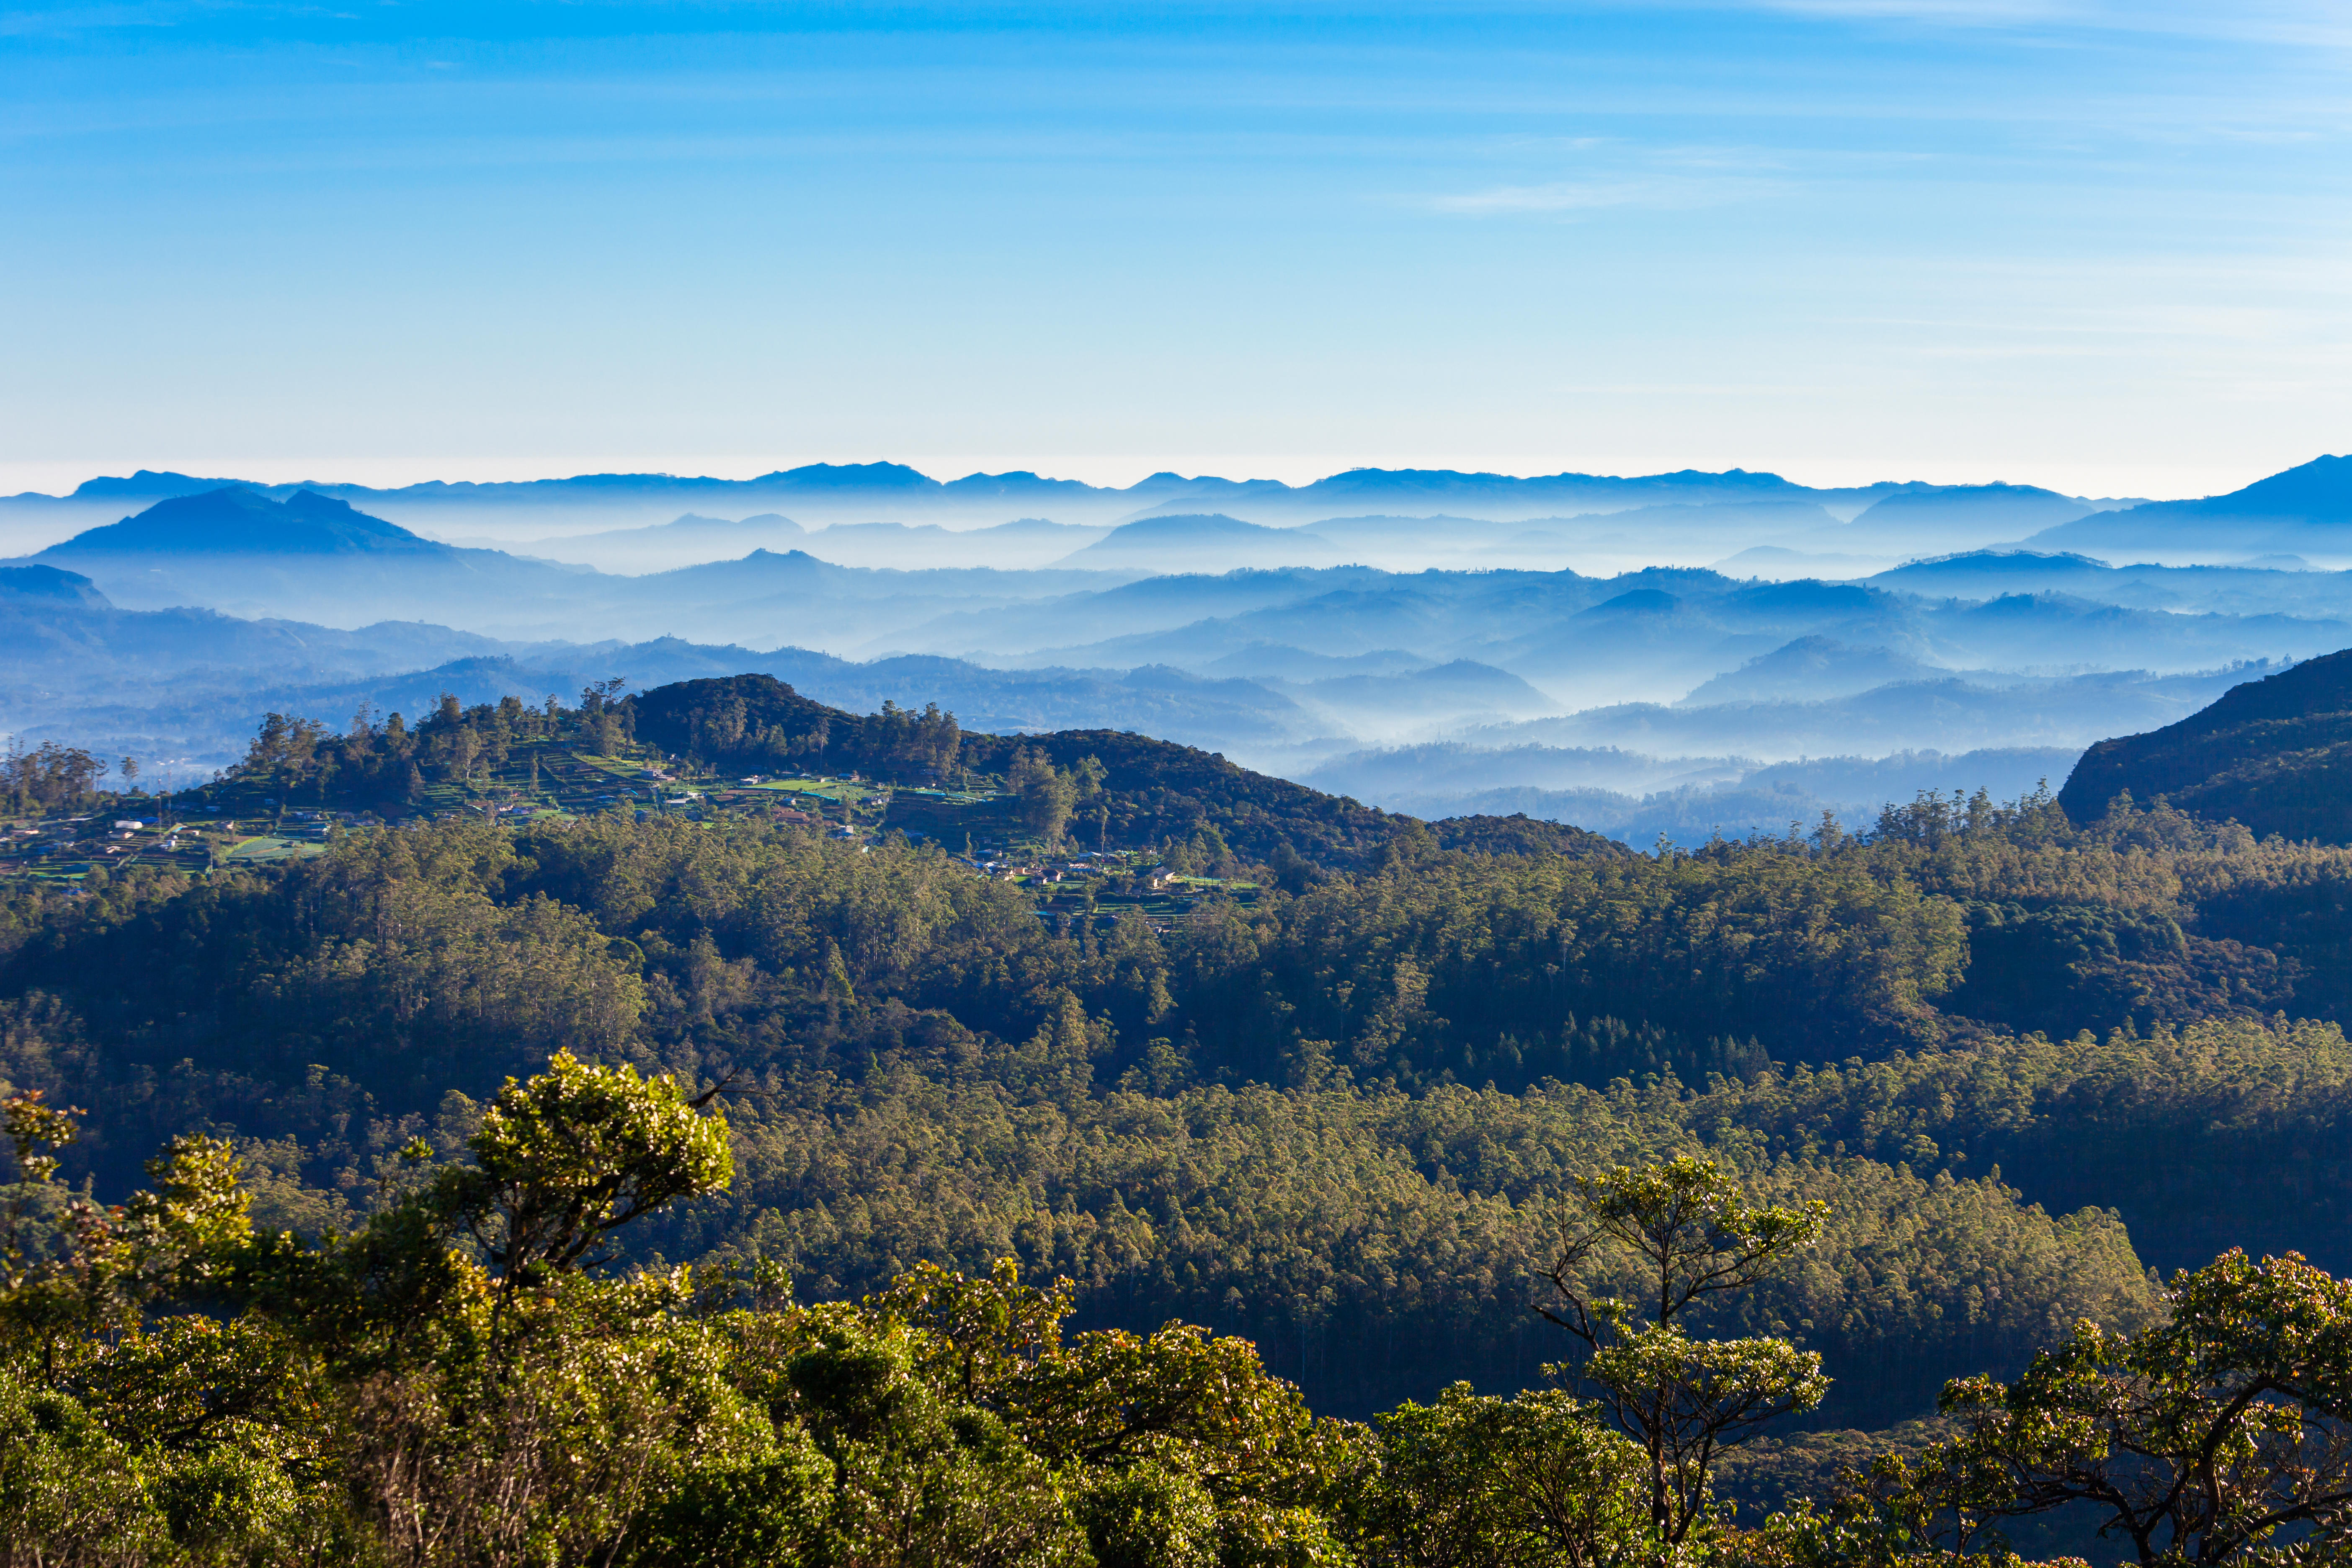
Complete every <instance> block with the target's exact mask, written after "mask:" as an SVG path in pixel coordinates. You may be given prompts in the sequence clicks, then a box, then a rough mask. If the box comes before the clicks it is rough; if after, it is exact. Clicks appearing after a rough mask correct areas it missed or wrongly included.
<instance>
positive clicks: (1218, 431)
mask: <svg viewBox="0 0 2352 1568" xmlns="http://www.w3.org/2000/svg"><path fill="white" fill-rule="evenodd" d="M2347 67H2352V12H2347V8H2346V6H2345V5H2342V4H2340V3H2336V4H2327V5H2322V4H2315V3H2307V0H2295V3H2288V0H2281V3H2275V4H2270V3H2265V0H2250V3H2239V4H2231V5H2221V4H2207V5H2181V4H2178V3H2176V0H2143V3H2139V4H2129V5H2126V4H2115V5H2108V4H2105V3H2103V0H2084V3H2081V4H2070V3H2061V0H2051V3H2046V4H2045V3H2042V0H1975V3H1970V4H1939V3H1925V0H1788V3H1784V4H1748V5H1738V4H1721V5H1696V4H1693V5H1668V4H1640V5H1507V4H1462V5H1421V6H1406V5H1349V4H1311V3H1310V4H1293V5H1280V6H1267V5H1215V4H1197V5H1188V4H1165V5H1121V6H1116V7H1114V6H1077V5H1071V6H1046V5H1036V6H1024V5H897V6H882V5H781V4H780V5H748V4H724V3H713V4H684V3H681V4H670V5H642V4H598V3H595V0H578V3H574V4H564V5H498V4H473V5H446V4H437V3H434V4H384V3H378V0H358V3H354V4H348V5H324V6H311V5H246V4H236V3H235V0H216V3H210V4H183V3H178V0H171V3H163V4H142V3H139V0H130V3H117V4H107V3H87V4H76V5H46V4H36V5H29V6H26V5H10V4H9V3H8V0H0V489H17V488H22V487H23V486H26V485H38V486H39V487H40V488H44V489H50V488H56V487H57V486H58V485H61V484H69V483H71V482H73V481H74V480H76V479H79V478H81V477H84V476H86V475H87V474H89V473H92V472H98V471H119V470H121V469H123V468H129V467H131V466H135V465H139V464H145V465H148V466H166V465H168V466H174V467H182V468H189V467H195V468H211V469H214V470H215V471H236V472H239V473H247V474H252V475H254V476H255V477H258V478H265V479H288V478H296V477H302V476H306V475H309V476H316V477H320V478H355V479H374V480H378V481H383V480H397V479H415V478H423V477H431V476H439V477H446V478H460V477H471V478H501V477H523V476H528V475H535V474H541V473H550V472H566V471H575V470H581V469H599V468H669V469H676V470H694V471H710V472H727V473H739V474H740V473H750V472H756V471H759V470H761V469H763V468H770V467H774V466H779V465H784V464H789V463H793V462H798V461H808V460H816V459H829V460H843V461H846V460H864V459H870V458H883V457H888V458H901V459H904V460H908V461H912V462H916V463H918V464H919V465H920V466H923V467H925V468H929V470H931V471H934V472H938V473H940V474H942V475H946V474H949V473H951V472H964V471H969V470H971V469H972V468H983V467H985V468H1008V467H1019V468H1039V469H1043V470H1045V471H1049V472H1055V473H1060V474H1066V475H1070V476H1073V477H1078V478H1086V479H1096V480H1098V481H1104V480H1110V481H1124V480H1128V479H1134V478H1136V477H1139V476H1140V475H1141V474H1143V473H1145V472H1148V471H1150V469H1152V468H1162V467H1169V468H1181V469H1184V470H1186V471H1194V470H1209V471H1218V472H1226V473H1232V474H1235V475H1237V476H1238V475H1241V474H1244V473H1248V474H1264V475H1268V476H1272V477H1279V478H1292V479H1303V478H1307V477H1312V476H1313V475H1314V474H1317V473H1320V472H1324V471H1328V470H1330V469H1333V468H1341V467H1347V466H1351V465H1355V464H1361V463H1375V464H1383V465H1403V464H1421V465H1437V464H1445V465H1453V466H1465V467H1473V466H1475V467H1488V468H1500V469H1505V470H1509V471H1517V472H1537V471H1552V470H1557V469H1560V468H1580V469H1595V470H1602V471H1646V470H1652V469H1657V468H1678V467H1683V466H1694V467H1706V468H1720V467H1728V466H1733V465H1738V466H1744V467H1748V468H1774V469H1777V470H1779V471H1781V472H1784V473H1788V474H1790V475H1791V476H1792V477H1795V478H1799V479H1809V480H1813V481H1816V482H1851V481H1862V480H1868V479H1878V478H1913V477H1918V478H1927V479H1945V480H1963V479H2011V480H2016V481H2021V482H2037V483H2046V484H2052V485H2055V486H2057V487H2059V488H2063V489H2073V490H2077V491H2082V492H2087V493H2099V494H2146V495H2164V494H2178V493H2199V492H2201V491H2204V490H2208V489H2220V488H2228V487H2230V486H2233V485H2235V484H2237V483H2242V482H2243V481H2244V480H2246V479H2252V478H2254V477H2256V476H2258V475H2260V474H2262V473H2264V472H2267V471H2270V470H2273V469H2275V468H2281V467H2284V466H2286V465H2288V464H2291V463H2294V462H2298V461H2302V460H2305V459H2306V458H2310V457H2311V456H2314V455H2315V454H2316V453H2318V452H2321V451H2342V450H2345V449H2346V448H2347V447H2352V221H2347V220H2352V206H2347V196H2352V147H2347V141H2352V135H2347V132H2352V123H2347V121H2352V91H2347V88H2352V70H2347ZM12 481H13V482H12Z"/></svg>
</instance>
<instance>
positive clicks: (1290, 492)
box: [0, 462, 1967, 525]
mask: <svg viewBox="0 0 2352 1568" xmlns="http://www.w3.org/2000/svg"><path fill="white" fill-rule="evenodd" d="M230 486H234V487H236V488H240V489H250V490H253V491H255V492H256V493H257V494H261V495H265V496H268V497H269V498H270V499H272V500H285V499H287V498H288V497H289V496H291V495H292V494H293V493H294V492H295V491H297V490H301V489H308V490H310V491H311V492H312V493H314V494H318V495H322V496H329V497H332V498H334V499H336V500H347V501H350V502H352V503H353V504H354V505H356V506H359V507H362V508H363V509H367V510H376V511H378V512H382V511H383V509H385V508H391V509H393V510H394V511H396V512H397V513H399V514H400V515H402V516H404V517H414V518H417V519H423V518H426V517H433V518H448V517H453V516H457V517H462V516H468V515H470V516H474V517H478V518H481V519H484V520H491V519H495V518H497V517H499V516H501V515H503V516H508V517H513V518H522V519H528V518H529V517H530V516H532V515H533V514H546V513H552V512H558V511H571V512H574V513H579V514H602V515H605V516H608V517H615V516H621V515H625V516H627V517H628V519H629V521H631V522H633V523H635V524H639V525H643V524H651V523H656V522H659V521H664V520H665V519H666V518H667V517H668V516H674V515H676V513H677V510H679V509H680V507H681V506H684V507H686V508H689V509H708V508H710V507H721V508H728V507H731V508H733V509H736V510H791V511H792V512H793V515H795V516H797V517H800V518H801V519H802V520H803V521H809V520H810V518H811V517H813V516H817V517H824V518H827V519H830V518H832V517H835V516H841V515H845V514H846V515H853V516H854V515H860V514H862V515H864V516H866V517H867V518H871V517H873V516H875V515H877V510H887V511H888V512H890V513H892V514H895V515H908V516H916V515H939V516H959V515H961V516H974V515H987V514H990V513H993V514H995V516H996V518H997V520H999V521H1001V520H1002V518H1003V510H1004V509H1005V508H1007V507H1008V506H1010V507H1016V508H1020V509H1023V510H1039V511H1044V512H1045V513H1046V514H1048V515H1051V516H1053V517H1054V519H1055V521H1060V522H1072V523H1088V524H1102V523H1117V522H1122V521H1132V520H1134V519H1136V518H1139V517H1142V516H1146V515H1150V514H1153V513H1155V512H1168V511H1189V512H1210V511H1224V512H1228V513H1232V514H1234V515H1238V516H1242V517H1244V519H1245V520H1246V521H1260V522H1265V521H1273V522H1301V521H1312V520H1314V519H1317V518H1320V517H1328V516H1332V515H1335V514H1340V513H1349V512H1354V513H1361V512H1363V511H1366V510H1393V509H1395V508H1398V507H1400V506H1402V507H1411V508H1414V509H1423V508H1432V507H1434V508H1440V509H1443V508H1445V507H1449V506H1458V505H1464V504H1475V505H1476V506H1478V507H1479V508H1480V509H1481V510H1483V511H1484V512H1485V513H1486V515H1487V516H1489V517H1490V518H1492V519H1495V520H1500V521H1508V520H1511V519H1528V518H1541V517H1557V516H1561V515H1569V514H1576V513H1584V512H1607V511H1617V510H1630V509H1632V508H1634V507H1642V506H1664V505H1710V504H1723V503H1739V502H1770V501H1794V502H1808V501H1810V502H1819V503H1830V504H1836V505H1840V506H1843V507H1846V508H1849V509H1851V510H1861V509H1863V508H1864V507H1867V506H1869V505H1871V504H1872V503H1874V502H1876V501H1880V500H1885V498H1887V497H1889V496H1893V495H1896V494H1900V493H1903V492H1906V491H1909V490H1937V491H1945V492H1948V491H1951V490H1953V489H1955V487H1938V486H1932V485H1927V484H1925V483H1924V482H1920V481H1903V482H1895V481H1886V482H1881V483H1876V484H1872V485H1864V486H1859V487H1833V488H1830V489H1816V488H1813V487H1809V486H1805V485H1801V484H1798V483H1796V482H1794V481H1792V480H1790V479H1784V478H1782V477H1781V476H1780V475H1778V474H1771V473H1759V472H1751V471H1749V470H1747V469H1742V468H1730V469H1726V470H1723V471H1721V472H1708V471H1705V470H1699V469H1687V468H1686V469H1678V470H1675V471H1673V472H1668V473H1657V474H1637V475H1614V474H1586V473H1575V472H1567V471H1563V472H1560V473H1556V474H1538V475H1528V476H1521V475H1513V474H1497V473H1486V472H1468V471H1464V470H1458V469H1451V468H1353V469H1349V470H1347V471H1345V472H1342V473H1338V474H1331V475H1328V476H1326V477H1325V478H1323V479H1317V480H1314V481H1312V482H1311V483H1308V484H1304V485H1291V484H1287V483H1286V482H1284V481H1281V480H1278V479H1223V478H1221V477H1218V476H1215V475H1196V476H1187V475H1183V474H1178V473H1173V472H1168V471H1162V472H1160V473H1155V474H1152V475H1150V476H1149V477H1147V478H1145V479H1139V480H1138V481H1137V482H1136V483H1134V484H1132V485H1128V486H1124V487H1119V486H1098V485H1090V484H1087V483H1085V482H1084V481H1081V480H1076V479H1047V478H1045V477H1044V476H1042V475H1039V474H1035V473H1032V472H1029V471H1026V470H1013V471H1011V472H1006V473H997V474H990V473H972V474H966V475H964V476H962V477H961V478H959V479H933V478H931V477H930V476H929V475H927V474H924V473H922V472H920V471H919V470H917V469H915V468H909V467H908V466H907V465H905V464H903V463H891V462H873V463H811V464H804V465H803V466H801V467H799V468H780V469H777V470H774V471H772V472H770V473H765V474H761V475H758V476H756V477H754V478H751V479H715V478H710V477H709V476H693V475H677V474H642V473H640V474H575V475H572V476H568V477H565V478H559V479H515V480H489V481H474V480H455V481H452V480H442V479H432V480H426V481H424V482H421V483H417V484H412V485H401V486H394V487H388V488H385V487H375V486H368V485H360V484H352V483H347V482H331V481H325V480H319V479H310V480H304V481H301V482H299V483H291V484H275V483H265V482H261V481H257V480H250V479H207V478H201V477H198V476H194V475H189V474H183V473H177V472H173V471H169V470H157V469H147V468H142V469H140V470H138V471H137V472H135V473H132V474H130V475H127V476H107V477H103V478H99V479H90V480H88V481H86V482H85V483H83V484H81V485H79V487H77V488H76V489H74V490H73V491H71V492H70V493H68V494H67V495H64V496H48V495H40V494H36V493H32V492H26V494H23V495H19V496H15V497H8V498H0V506H6V505H16V506H23V507H33V508H39V507H48V508H67V509H87V508H89V507H91V506H93V505H96V504H100V503H105V502H110V501H116V500H133V499H143V500H169V499H172V498H173V497H177V496H182V495H190V494H196V493H201V492H204V491H207V490H216V489H223V488H225V487H230ZM1957 488H1958V489H1966V488H1967V487H1957Z"/></svg>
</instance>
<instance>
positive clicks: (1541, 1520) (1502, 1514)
mask: <svg viewBox="0 0 2352 1568" xmlns="http://www.w3.org/2000/svg"><path fill="white" fill-rule="evenodd" d="M1379 1426H1380V1463H1379V1468H1378V1469H1377V1470H1376V1471H1375V1472H1374V1473H1373V1475H1372V1476H1371V1478H1370V1480H1369V1482H1368V1484H1366V1485H1365V1486H1364V1487H1363V1489H1362V1491H1361V1493H1360V1500H1359V1501H1358V1502H1357V1504H1356V1507H1357V1509H1358V1510H1359V1520H1360V1529H1361V1531H1362V1537H1363V1552H1362V1555H1363V1560H1364V1561H1365V1563H1367V1564H1368V1565H1379V1568H1386V1565H1388V1564H1395V1565H1396V1568H1599V1565H1601V1564H1604V1563H1623V1562H1628V1561H1632V1560H1634V1559H1636V1558H1638V1557H1640V1556H1642V1555H1643V1554H1644V1549H1645V1548H1646V1547H1647V1546H1648V1545H1649V1543H1650V1541H1651V1537H1650V1528H1649V1527H1650V1467H1649V1464H1648V1461H1647V1459H1646V1458H1645V1457H1644V1456H1643V1453H1642V1451H1641V1449H1640V1448H1639V1447H1636V1446H1635V1445H1633V1443H1631V1442H1629V1441H1628V1440H1627V1439H1625V1438H1624V1437H1622V1436H1619V1435H1618V1434H1617V1433H1615V1432H1612V1431H1611V1430H1610V1429H1609V1428H1608V1426H1606V1425H1605V1424H1604V1423H1603V1422H1602V1421H1601V1419H1600V1416H1599V1413H1598V1412H1597V1411H1596V1410H1595V1409H1594V1407H1593V1406H1591V1405H1588V1404H1585V1403H1583V1402H1581V1401H1579V1400H1576V1399H1573V1398H1571V1397H1570V1396H1569V1395H1567V1394H1562V1393H1559V1392H1557V1391H1549V1390H1548V1391H1544V1392H1539V1393H1530V1394H1519V1395H1517V1396H1516V1397H1514V1398H1510V1399H1496V1398H1493V1397H1481V1396H1479V1395H1478V1394H1475V1392H1474V1391H1473V1390H1472V1388H1471V1386H1470V1385H1469V1384H1466V1383H1459V1384H1454V1386H1453V1387H1451V1388H1448V1389H1447V1390H1445V1392H1444V1394H1440V1395H1439V1396H1438V1400H1437V1403H1436V1404H1435V1405H1415V1404H1412V1403H1411V1402H1410V1401H1408V1402H1407V1403H1405V1404H1403V1405H1399V1406H1398V1407H1397V1408H1396V1409H1394V1410H1392V1411H1389V1412H1387V1413H1386V1414H1384V1415H1381V1418H1380V1424H1379Z"/></svg>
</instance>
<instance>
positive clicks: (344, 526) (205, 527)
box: [41, 485, 457, 557]
mask: <svg viewBox="0 0 2352 1568" xmlns="http://www.w3.org/2000/svg"><path fill="white" fill-rule="evenodd" d="M384 552H397V553H402V554H411V555H436V556H446V555H454V554H455V553H457V552H456V551H455V550H453V549H452V548H451V547H450V546H448V545H446V544H442V543H438V542H435V541H433V540H430V539H425V538H421V537H419V536H418V535H416V534H414V533H411V532H410V531H408V530H406V529H404V528H403V527H401V526H400V525H399V524H398V523H394V522H386V521H384V520H383V519H382V518H380V517H370V516H369V515H368V514H367V513H365V512H363V511H360V510H355V509H354V508H353V507H352V504H351V503H350V502H349V501H345V500H335V499H334V498H332V497H331V496H322V495H320V494H319V493H318V492H317V491H315V490H310V489H298V490H296V491H295V492H294V493H293V494H292V495H290V496H288V497H287V498H286V499H285V500H282V501H279V500H270V499H269V498H268V496H266V495H263V494H262V493H260V492H259V491H257V490H253V489H247V488H245V487H244V486H241V485H226V486H223V487H222V488H220V489H212V490H201V491H198V492H197V493H196V494H194V495H187V496H175V497H173V498H172V499H170V500H162V501H158V502H156V503H155V504H154V505H153V506H151V507H149V508H148V509H147V510H144V511H142V512H140V513H138V514H136V515H135V516H131V517H126V518H124V519H123V520H122V521H121V522H117V523H111V524H109V525H108V526H106V527H104V528H93V529H90V530H89V531H87V532H84V533H80V534H77V535H76V536H75V537H73V538H72V539H70V540H68V541H67V542H65V543H64V544H58V545H52V546H50V547H49V548H48V549H47V550H45V551H43V552H41V554H42V555H43V556H45V557H58V556H82V555H93V554H96V555H120V554H141V555H189V554H202V555H354V554H363V553H384Z"/></svg>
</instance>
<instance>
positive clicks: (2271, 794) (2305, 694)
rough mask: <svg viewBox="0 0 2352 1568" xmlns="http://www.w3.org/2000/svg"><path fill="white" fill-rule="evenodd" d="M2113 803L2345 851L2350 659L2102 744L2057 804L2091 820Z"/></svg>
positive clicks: (2351, 747)
mask: <svg viewBox="0 0 2352 1568" xmlns="http://www.w3.org/2000/svg"><path fill="white" fill-rule="evenodd" d="M2116 795H2131V796H2133V797H2134V798H2135V799H2138V800H2154V799H2156V798H2158V796H2162V797H2165V798H2168V799H2169V800H2171V801H2172V802H2173V804H2175V805H2179V806H2180V807H2181V808H2183V809H2184V810H2188V811H2193V812H2196V813H2198V814H2200V816H2210V817H2215V818H2228V819H2231V820H2235V821H2238V822H2242V823H2244V824H2245V825H2246V826H2248V827H2250V828H2252V829H2253V830H2254V831H2255V832H2257V833H2265V834H2269V833H2276V834H2282V835H2284V836H2285V837H2289V838H2316V839H2319V840H2321V841H2322V842H2324V843H2328V844H2343V843H2347V842H2352V652H2345V653H2332V654H2329V655H2327V656H2326V657H2325V658H2315V659H2308V660H2306V661H2305V662H2304V663H2302V664H2299V665H2297V666H2295V667H2294V668H2292V669H2289V670H2285V671H2284V672H2282V673H2280V674H2277V675H2273V676H2271V677H2270V678H2268V679H2263V680H2250V681H2248V682H2246V683H2245V684H2244V685H2243V686H2234V687H2231V689H2229V690H2228V691H2226V692H2224V693H2223V694H2222V696H2221V700H2220V701H2218V702H2215V703H2214V704H2213V705H2212V706H2211V707H2210V708H2207V709H2204V710H2201V711H2200V712H2197V713H2193V714H2191V715H2190V716H2189V717H2188V718H2186V719H2183V720H2182V721H2180V722H2179V723H2178V724H2169V725H2167V726H2166V727H2165V728H2163V729H2161V730H2156V731H2150V732H2149V733H2147V734H2145V735H2126V736H2122V737H2120V738H2118V739H2116V740H2112V741H2102V742H2099V743H2098V744H2097V745H2095V746H2094V747H2092V748H2091V749H2090V750H2089V751H2088V752H2084V756H2083V760H2082V761H2081V762H2080V763H2077V764H2075V768H2074V775H2073V776H2072V777H2070V778H2069V779H2067V781H2066V787H2065V788H2064V789H2063V790H2062V791H2061V792H2059V803H2060V804H2061V805H2063V806H2065V808H2066V809H2067V810H2068V811H2070V812H2072V813H2074V815H2075V816H2078V817H2082V816H2095V815H2097V814H2098V813H2100V812H2102V811H2105V809H2106V806H2107V803H2108V802H2109V801H2111V800H2113V799H2114V798H2115V797H2116Z"/></svg>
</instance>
